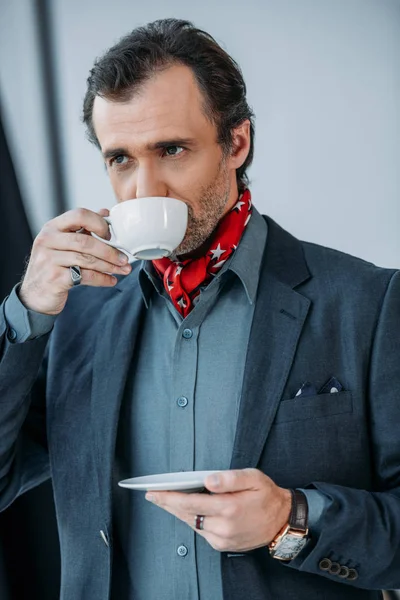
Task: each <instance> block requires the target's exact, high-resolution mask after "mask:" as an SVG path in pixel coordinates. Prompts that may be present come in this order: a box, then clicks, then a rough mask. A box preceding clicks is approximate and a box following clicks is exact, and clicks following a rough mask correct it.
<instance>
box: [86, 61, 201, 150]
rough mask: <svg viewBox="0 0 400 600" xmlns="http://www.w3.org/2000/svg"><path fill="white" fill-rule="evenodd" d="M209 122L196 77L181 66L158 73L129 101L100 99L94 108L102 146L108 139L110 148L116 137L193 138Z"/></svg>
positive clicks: (95, 126)
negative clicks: (133, 135)
mask: <svg viewBox="0 0 400 600" xmlns="http://www.w3.org/2000/svg"><path fill="white" fill-rule="evenodd" d="M207 122H208V119H207V118H206V117H205V114H204V108H203V97H202V95H201V93H200V91H199V88H198V86H197V84H196V82H195V80H194V77H193V75H192V73H191V71H190V69H188V68H187V67H181V66H174V67H171V68H170V69H167V70H165V71H162V72H161V73H159V74H157V75H156V76H155V77H153V78H152V79H151V80H149V81H148V82H146V83H145V84H144V85H143V86H141V87H140V88H139V90H138V92H137V93H134V94H133V95H132V97H131V98H130V99H129V100H128V101H125V102H115V101H112V100H108V99H106V98H103V97H100V96H96V98H95V101H94V106H93V124H94V128H95V131H96V134H97V137H98V139H99V141H100V144H101V145H102V146H103V140H105V139H106V140H107V145H108V144H110V143H115V142H116V141H117V140H116V139H115V138H118V139H120V138H121V137H124V135H126V136H129V137H130V136H131V135H132V134H135V136H137V137H142V136H143V137H147V136H151V137H152V138H154V135H156V136H161V138H165V137H167V138H170V137H171V136H172V137H175V136H177V135H179V136H181V137H191V136H194V135H195V134H196V132H199V131H201V130H202V129H203V128H204V126H205V125H206V124H207ZM208 125H210V123H209V122H208ZM153 141H154V142H155V141H157V140H155V139H153Z"/></svg>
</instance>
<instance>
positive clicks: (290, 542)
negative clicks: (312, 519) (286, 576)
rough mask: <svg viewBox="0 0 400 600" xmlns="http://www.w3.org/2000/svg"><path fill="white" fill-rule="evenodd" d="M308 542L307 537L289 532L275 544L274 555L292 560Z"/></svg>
mask: <svg viewBox="0 0 400 600" xmlns="http://www.w3.org/2000/svg"><path fill="white" fill-rule="evenodd" d="M306 543H307V538H306V537H299V536H298V535H293V534H291V533H287V534H286V535H285V536H284V537H283V538H282V539H281V541H280V542H278V544H277V545H276V546H275V549H274V557H275V558H280V559H281V560H292V558H294V557H295V556H297V555H298V553H299V552H300V550H302V549H303V548H304V546H305V545H306Z"/></svg>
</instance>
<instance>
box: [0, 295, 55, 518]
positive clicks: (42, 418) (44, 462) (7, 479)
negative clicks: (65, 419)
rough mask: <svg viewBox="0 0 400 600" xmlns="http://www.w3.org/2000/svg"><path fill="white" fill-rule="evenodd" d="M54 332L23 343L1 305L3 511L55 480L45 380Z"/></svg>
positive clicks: (0, 469) (0, 477)
mask: <svg viewBox="0 0 400 600" xmlns="http://www.w3.org/2000/svg"><path fill="white" fill-rule="evenodd" d="M49 335H50V334H49V333H48V334H46V335H43V336H41V337H38V338H36V339H33V340H30V341H25V342H23V343H18V342H17V341H16V339H13V338H15V335H13V332H12V330H11V327H10V326H9V324H8V322H7V320H6V316H5V302H3V304H2V305H0V510H4V509H5V508H6V507H7V506H9V504H11V502H12V501H13V500H14V499H15V498H16V497H17V496H19V495H20V494H22V493H23V492H25V491H27V490H28V489H30V488H32V487H34V486H36V485H39V484H40V483H42V482H43V481H45V480H46V479H48V478H49V477H50V470H49V460H48V452H47V441H46V415H45V380H46V362H47V361H46V357H45V353H46V347H47V343H48V338H49Z"/></svg>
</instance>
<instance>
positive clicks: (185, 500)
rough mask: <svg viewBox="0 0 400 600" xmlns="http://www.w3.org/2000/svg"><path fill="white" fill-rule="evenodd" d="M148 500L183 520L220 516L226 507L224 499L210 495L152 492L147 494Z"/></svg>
mask: <svg viewBox="0 0 400 600" xmlns="http://www.w3.org/2000/svg"><path fill="white" fill-rule="evenodd" d="M146 500H149V501H150V502H153V503H154V504H157V505H158V506H160V507H161V508H163V509H164V510H166V511H168V512H170V513H171V514H174V515H175V516H177V517H178V518H182V520H186V519H190V518H193V517H194V516H195V515H208V516H214V515H220V514H222V512H223V510H224V507H225V503H224V499H223V498H221V497H219V496H210V495H209V494H183V493H181V492H153V491H152V492H150V493H147V494H146Z"/></svg>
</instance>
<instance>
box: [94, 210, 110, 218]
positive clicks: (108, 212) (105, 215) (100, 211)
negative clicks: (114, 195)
mask: <svg viewBox="0 0 400 600" xmlns="http://www.w3.org/2000/svg"><path fill="white" fill-rule="evenodd" d="M97 214H98V215H100V216H101V217H108V216H109V214H110V211H109V210H108V208H100V210H98V211H97Z"/></svg>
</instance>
